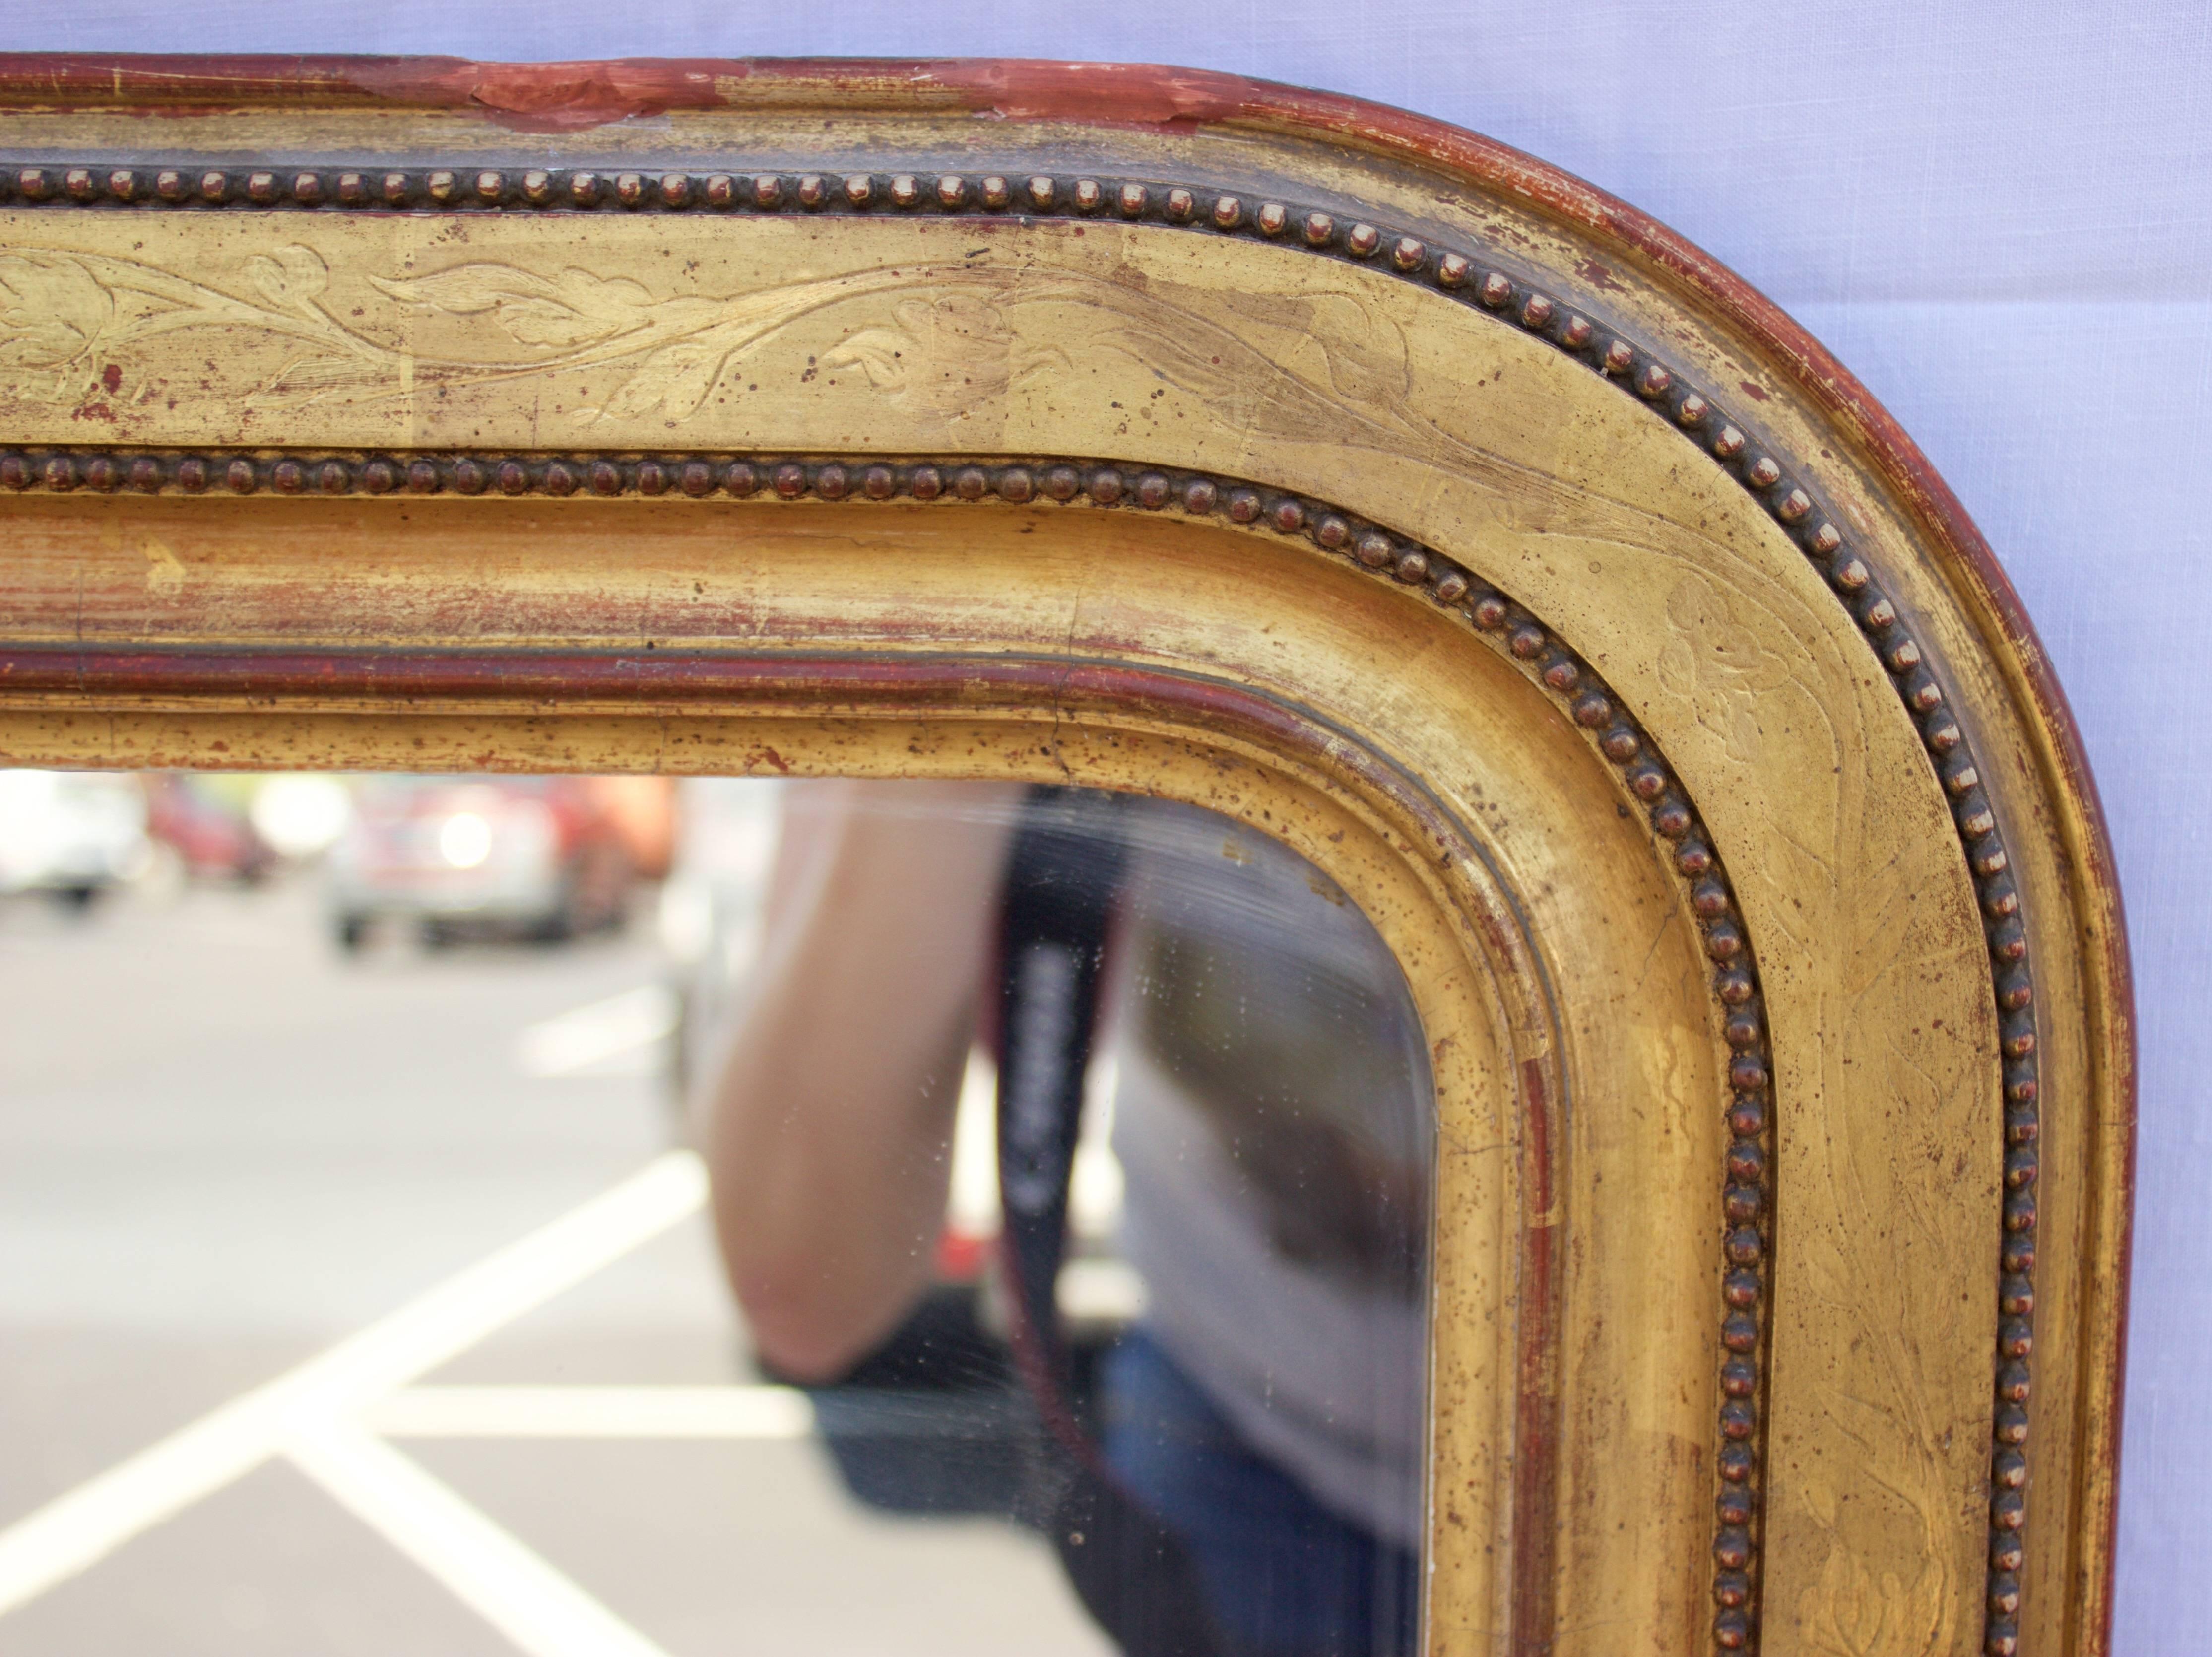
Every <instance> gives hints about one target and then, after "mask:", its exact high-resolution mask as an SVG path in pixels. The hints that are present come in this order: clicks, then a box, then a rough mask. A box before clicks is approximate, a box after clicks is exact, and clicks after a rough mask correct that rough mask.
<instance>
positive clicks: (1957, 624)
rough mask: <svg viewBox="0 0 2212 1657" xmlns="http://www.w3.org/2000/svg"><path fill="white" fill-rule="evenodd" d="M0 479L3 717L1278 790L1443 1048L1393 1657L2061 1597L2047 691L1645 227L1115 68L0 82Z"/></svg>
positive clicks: (1190, 84) (855, 769)
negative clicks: (1412, 1563) (1422, 1509)
mask: <svg viewBox="0 0 2212 1657" xmlns="http://www.w3.org/2000/svg"><path fill="white" fill-rule="evenodd" d="M0 514H4V518H0V592H4V594H5V604H4V607H0V757H4V758H5V760H6V761H7V763H10V764H19V765H21V764H40V765H128V766H142V765H143V766H155V765H161V766H167V765H216V766H234V767H253V768H263V767H285V766H300V767H342V768H349V769H356V768H372V767H392V768H402V767H404V768H406V769H410V770H423V769H438V768H453V769H514V770H562V771H675V772H747V773H775V774H782V773H793V774H829V773H843V774H864V775H872V776H877V775H881V776H932V777H1023V778H1030V779H1036V780H1055V779H1060V780H1064V779H1070V778H1073V779H1074V780H1077V781H1081V782H1085V783H1096V784H1097V785H1100V786H1106V787H1114V788H1122V789H1136V790H1140V791H1146V792H1152V793H1155V794H1159V795H1168V796H1172V797H1175V798H1178V799H1183V800H1188V801H1194V802H1196V803H1199V804H1202V805H1206V806H1209V807H1212V808H1214V809H1217V810H1220V811H1224V812H1225V813H1229V814H1231V815H1233V816H1237V817H1239V818H1241V819H1244V820H1246V821H1248V822H1250V823H1252V824H1254V825H1256V826H1258V827H1260V828H1261V829H1263V830H1265V831H1266V832H1269V833H1272V834H1274V835H1276V836H1278V837H1279V838H1282V839H1284V840H1285V842H1287V843H1289V844H1291V845H1293V846H1295V847H1296V848H1297V849H1298V850H1301V851H1303V852H1304V854H1305V855H1306V856H1309V857H1311V858H1312V859H1314V860H1315V861H1316V862H1317V863H1319V864H1320V865H1322V868H1324V869H1326V870H1327V871H1328V873H1329V874H1332V875H1333V876H1334V877H1335V878H1336V879H1337V880H1339V881H1340V883H1341V884H1342V885H1343V886H1344V887H1345V889H1346V891H1347V892H1350V893H1351V894H1352V896H1353V898H1354V899H1356V900H1357V901H1358V902H1359V903H1360V904H1361V905H1362V906H1363V907H1364V909H1365V910H1366V911H1367V912H1368V913H1369V914H1370V916H1372V917H1374V918H1375V920H1376V923H1377V924H1378V926H1380V927H1381V929H1382V930H1383V934H1384V935H1385V937H1386V938H1388V939H1389V941H1390V942H1391V944H1392V946H1393V947H1394V948H1395V950H1396V951H1397V953H1398V955H1399V958H1400V959H1401V962H1402V963H1403V965H1404V966H1405V968H1406V972H1407V978H1408V981H1409V983H1410V984H1412V986H1413V992H1414V996H1415V999H1416V1002H1417V1004H1418V1006H1419V1009H1420V1013H1421V1016H1422V1019H1423V1021H1424V1027H1425V1031H1426V1033H1427V1036H1428V1039H1429V1040H1430V1043H1431V1051H1432V1055H1433V1058H1434V1065H1435V1071H1436V1076H1437V1108H1438V1110H1439V1112H1440V1113H1441V1130H1442V1137H1441V1140H1440V1143H1441V1145H1442V1147H1443V1153H1442V1156H1441V1159H1440V1163H1441V1166H1440V1171H1439V1180H1440V1192H1439V1203H1438V1206H1437V1214H1438V1221H1437V1224H1438V1231H1437V1242H1436V1247H1437V1257H1436V1258H1437V1271H1436V1296H1437V1301H1436V1321H1435V1339H1434V1354H1433V1360H1432V1374H1431V1402H1432V1419H1433V1423H1434V1425H1433V1453H1432V1469H1431V1480H1430V1496H1429V1503H1430V1520H1429V1536H1430V1543H1429V1554H1430V1558H1431V1563H1432V1564H1433V1568H1434V1569H1433V1574H1432V1575H1431V1581H1430V1587H1429V1601H1428V1606H1427V1615H1426V1630H1427V1633H1426V1640H1427V1644H1428V1648H1429V1649H1430V1650H1431V1652H1432V1653H1437V1654H1445V1653H1453V1654H1456V1653H1462V1652H1465V1653H1473V1652H1477V1651H1484V1652H1488V1651H1500V1652H1503V1651H1511V1652H1531V1653H1533V1652H1540V1651H1542V1652H1557V1653H1563V1654H1564V1653H1570V1652H1571V1653H1583V1652H1588V1653H1590V1654H1599V1653H1609V1652H1613V1651H1619V1650H1627V1649H1635V1650H1649V1651H1658V1652H1666V1653H1689V1652H1695V1651H1702V1650H1706V1649H1710V1648H1715V1647H1717V1648H1722V1649H1758V1650H1763V1651H1765V1652H1767V1653H1770V1654H1777V1657H1779V1654H1799V1653H1804V1654H1814V1653H1819V1654H1851V1657H1857V1654H1870V1653H1876V1652H1883V1653H1887V1652H1899V1653H1905V1652H1911V1653H1929V1652H1943V1653H1950V1652H1960V1653H1964V1652H1969V1651H1973V1650H1986V1651H1990V1652H1994V1653H1999V1654H2003V1653H2008V1652H2013V1651H2016V1650H2017V1651H2028V1652H2035V1653H2054V1654H2055V1653H2062V1652H2063V1653H2082V1654H2089V1653H2099V1652H2101V1651H2103V1650H2104V1649H2105V1644H2106V1624H2107V1622H2108V1614H2109V1603H2110V1582H2111V1572H2110V1563H2111V1535H2112V1511H2113V1483H2112V1480H2113V1469H2114V1465H2115V1459H2116V1444H2117V1431H2118V1386H2119V1375H2118V1354H2119V1351H2120V1338H2119V1337H2120V1323H2121V1318H2122V1313H2123V1289H2124V1251H2125V1237H2126V1221H2127V1201H2128V1158H2129V1154H2130V1142H2131V1139H2130V1135H2131V1121H2132V1108H2133V1105H2132V1086H2133V1059H2132V1047H2131V1041H2132V1032H2131V1026H2130V1002H2129V995H2128V987H2127V978H2126V956H2125V945H2124V933H2123V929H2122V923H2121V917H2120V913H2119V904H2118V888H2117V886H2116V883H2115V880H2114V878H2113V874H2112V860H2111V856H2110V852H2109V849H2108V848H2107V846H2106V842H2105V839H2104V836H2103V832H2102V830H2101V827H2100V822H2099V819H2098V814H2097V809H2096V804H2095V800H2094V795H2093V789H2092V787H2091V784H2090V783H2089V780H2088V777H2087V770H2086V767H2085V766H2084V765H2083V762H2082V760H2081V752H2080V749H2079V745H2078V742H2077V741H2076V740H2075V735H2074V733H2073V730H2072V728H2071V725H2070V723H2069V721H2068V718H2067V716H2066V713H2065V709H2064V704H2063V698H2061V697H2060V694H2059V692H2058V691H2057V685H2056V684H2055V683H2054V682H2053V680H2052V679H2051V675H2050V672H2049V669H2048V666H2047V664H2046V663H2045V661H2044V658H2043V655H2042V653H2041V651H2040V649H2039V647H2038V646H2037V644H2036V642H2035V640H2034V637H2033V632H2032V631H2030V630H2029V628H2028V625H2027V621H2026V619H2025V618H2024V617H2023V616H2022V615H2021V612H2020V609H2019V606H2018V605H2017V603H2016V601H2015V600H2014V599H2013V597H2012V594H2011V593H2010V589H2009V588H2008V587H2007V585H2006V584H2005V582H2004V580H2003V578H2002V575H2001V573H2000V572H1999V570H1998V569H1997V566H1996V562H1995V560H1994V559H1993V558H1992V557H1991V556H1990V552H1989V550H1988V549H1987V548H1986V547H1985V546H1984V545H1983V543H1982V541H1981V540H1980V539H1979V537H1978V535H1977V534H1976V533H1975V531H1974V530H1973V527H1972V524H1971V523H1970V522H1969V521H1967V519H1966V515H1965V514H1964V513H1963V512H1962V511H1961V510H1960V508H1959V506H1958V504H1957V503H1956V502H1955V501H1954V499H1953V498H1952V497H1951V496H1950V495H1949V494H1948V491H1947V490H1944V488H1943V486H1942V483H1941V481H1940V480H1939V479H1937V478H1936V477H1935V475H1934V474H1933V472H1931V471H1930V470H1929V467H1928V466H1927V465H1926V463H1925V461H1924V460H1923V459H1922V458H1921V457H1920V456H1919V455H1918V454H1917V451H1916V450H1914V449H1913V448H1911V444H1910V442H1908V441H1907V440H1906V439H1905V437H1904V436H1903V435H1902V434H1901V433H1900V432H1899V431H1898V429H1896V427H1895V425H1894V424H1893V423H1892V422H1891V421H1890V420H1889V419H1888V417H1887V416H1886V415H1885V414H1884V413H1883V412H1882V411H1881V409H1880V408H1879V407H1878V406H1877V405H1875V403H1874V402H1873V400H1872V399H1870V398H1869V397H1868V396H1867V395H1866V393H1864V391H1863V389H1861V388H1860V387H1858V386H1857V383H1856V382H1855V381H1852V380H1851V379H1850V376H1849V375H1848V374H1846V373H1845V372H1844V370H1843V369H1841V368H1840V367H1838V365H1837V364H1835V363H1834V362H1832V361H1831V360H1830V359H1829V358H1828V357H1827V356H1826V355H1825V353H1823V352H1822V351H1821V350H1820V348H1819V347H1818V346H1817V345H1816V344H1814V342H1812V341H1811V340H1810V339H1809V338H1807V337H1806V336H1804V335H1803V334H1802V332H1800V331H1798V330H1797V329H1796V327H1795V326H1794V325H1791V324H1790V322H1789V321H1788V320H1787V319H1786V318H1784V317H1783V316H1782V315H1781V314H1779V313H1778V312H1777V311H1776V310H1775V309H1774V308H1772V307H1771V306H1770V305H1768V304H1767V303H1766V302H1765V301H1763V300H1761V299H1760V298H1759V296H1758V295H1755V294H1753V293H1751V292H1750V291H1749V290H1748V289H1745V288H1744V287H1743V286H1742V284H1741V283H1739V282H1737V281H1736V280H1735V278H1733V277H1730V276H1729V274H1728V273H1727V272H1726V271H1723V270H1721V269H1720V268H1719V267H1717V265H1714V264H1713V263H1712V262H1711V260H1710V259H1707V258H1705V256H1704V255H1702V254H1701V253H1698V252H1697V250H1695V249H1694V248H1692V247H1688V246H1687V245H1686V244H1685V243H1683V242H1682V241H1680V239H1679V238H1676V237H1674V236H1673V235H1671V234H1670V233H1668V232H1667V231H1665V230H1664V229H1663V228H1661V227H1658V226H1656V225H1654V224H1652V223H1651V222H1650V221H1648V220H1645V219H1644V218H1642V217H1641V216H1638V215H1637V214H1636V213H1635V212H1633V210H1630V209H1628V208H1626V207H1625V206H1623V205H1622V204H1619V203H1616V202H1613V201H1611V200H1609V199H1607V198H1605V197H1603V196H1602V195H1601V194H1600V193H1599V192H1595V191H1593V190H1591V189H1589V187H1588V186H1584V185H1582V184H1580V183H1579V182H1577V181H1576V180H1571V179H1569V178H1566V177H1565V176H1564V175H1562V174H1558V173H1556V172H1553V170H1551V169H1549V168H1545V167H1544V166H1543V165H1542V164H1541V163H1539V162H1536V161H1532V160H1530V159H1529V158H1528V157H1526V156H1522V155H1517V154H1516V153H1514V152H1512V151H1510V150H1506V149H1503V148H1502V147H1500V146H1498V145H1495V144H1492V143H1489V142H1488V141H1486V140H1483V139H1480V138H1478V137H1474V136H1473V135H1471V134H1467V133H1464V132H1459V131H1454V130H1452V129H1449V128H1445V127H1442V126H1439V125H1436V124H1433V123H1429V122H1425V121H1422V120H1420V119H1417V118H1414V117H1411V116H1407V115H1404V114H1401V113H1397V112H1393V111H1389V110H1383V109H1377V108H1375V107H1370V106H1365V105H1361V104H1358V103H1356V102H1352V101H1348V100H1342V99H1336V98H1332V97H1328V96H1326V95H1324V94H1310V93H1303V92H1296V91H1291V90H1289V89H1286V88H1275V87H1268V86H1264V85H1261V84H1258V83H1255V82H1243V81H1238V80H1236V79H1233V78H1230V77H1223V76H1206V75H1198V74H1193V73H1189V72H1186V71H1178V70H1149V69H1139V68H1131V67H1127V66H1104V67H1102V66H1097V65H1066V64H991V63H984V64H972V63H971V64H892V63H859V62H848V63H837V62H826V61H825V62H807V63H796V62H795V63H781V64H775V63H713V64H708V63H700V64H693V63H653V64H564V65H534V66H515V65H488V64H463V63H459V62H456V61H453V60H429V59H423V60H409V59H326V60H302V59H296V58H293V59H283V60H276V59H269V60H258V59H204V60H195V59H181V58H173V59H155V58H139V59H132V58H117V59H112V60H111V59H100V60H96V61H95V60H90V59H83V58H59V57H54V58H40V57H36V56H32V57H18V58H6V59H0ZM2038 1256H2040V1258H2038ZM2031 1383H2032V1384H2031Z"/></svg>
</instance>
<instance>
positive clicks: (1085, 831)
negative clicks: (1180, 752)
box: [998, 788, 1127, 1458]
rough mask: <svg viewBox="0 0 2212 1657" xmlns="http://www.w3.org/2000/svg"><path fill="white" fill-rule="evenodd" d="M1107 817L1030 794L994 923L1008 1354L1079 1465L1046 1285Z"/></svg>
mask: <svg viewBox="0 0 2212 1657" xmlns="http://www.w3.org/2000/svg"><path fill="white" fill-rule="evenodd" d="M1120 816H1121V807H1120V806H1119V804H1118V803H1117V802H1116V801H1115V798H1114V796H1112V795H1102V794H1093V793H1088V792H1084V791H1081V790H1078V789H1056V788H1038V789H1030V792H1029V794H1028V795H1026V796H1025V798H1024V801H1023V805H1022V813H1021V818H1020V820H1019V822H1018V824H1017V825H1016V827H1015V831H1014V839H1013V845H1012V851H1011V853H1010V855H1009V856H1008V859H1007V864H1006V891H1005V897H1004V907H1003V909H1002V911H1001V912H1000V923H999V1031H998V1036H999V1042H998V1046H999V1051H998V1061H999V1194H1000V1206H1001V1207H1002V1209H1004V1217H1003V1220H1002V1222H1001V1223H1002V1226H1003V1231H1002V1240H1003V1241H1002V1246H1003V1247H1004V1250H1005V1254H1006V1270H1007V1276H1008V1277H1009V1279H1010V1280H1011V1284H1010V1286H1011V1287H1012V1290H1013V1300H1014V1303H1015V1313H1016V1317H1015V1330H1014V1335H1015V1352H1016V1355H1017V1357H1018V1360H1019V1361H1020V1362H1021V1365H1022V1368H1023V1373H1024V1376H1025V1377H1026V1379H1027V1380H1029V1382H1030V1387H1031V1389H1032V1390H1033V1391H1034V1392H1036V1394H1037V1398H1038V1401H1039V1402H1040V1404H1043V1405H1044V1407H1045V1410H1046V1420H1047V1423H1048V1425H1049V1426H1050V1427H1051V1428H1052V1429H1053V1430H1054V1435H1055V1436H1056V1437H1059V1438H1060V1440H1061V1441H1062V1443H1063V1444H1064V1445H1066V1447H1067V1448H1068V1449H1070V1450H1072V1451H1073V1452H1075V1453H1077V1454H1079V1455H1080V1456H1084V1457H1085V1458H1088V1455H1089V1447H1088V1445H1087V1444H1086V1443H1085V1442H1083V1441H1082V1440H1081V1437H1080V1435H1079V1434H1078V1435H1076V1436H1074V1437H1073V1438H1071V1437H1070V1436H1069V1434H1070V1432H1071V1431H1073V1429H1074V1422H1073V1416H1072V1415H1071V1414H1070V1412H1069V1410H1068V1408H1067V1402H1066V1401H1067V1395H1068V1386H1069V1382H1070V1380H1071V1376H1070V1374H1069V1370H1068V1357H1067V1349H1066V1343H1065V1342H1064V1341H1063V1340H1062V1339H1061V1338H1060V1319H1059V1313H1058V1305H1057V1301H1056V1300H1055V1297H1054V1288H1055V1286H1056V1285H1057V1283H1058V1282H1059V1279H1060V1264H1061V1262H1062V1260H1063V1259H1064V1258H1065V1257H1066V1252H1067V1202H1068V1187H1069V1183H1070V1181H1071V1179H1073V1174H1074V1170H1075V1147H1076V1140H1077V1137H1078V1135H1079V1130H1080V1128H1081V1125H1082V1119H1083V1075H1084V1071H1085V1069H1086V1068H1087V1067H1088V1066H1089V1064H1090V1062H1091V1042H1092V1039H1093V1038H1094V1037H1095V1036H1096V1034H1097V1023H1098V1002H1099V989H1100V979H1101V974H1102V972H1103V968H1104V965H1105V958H1106V937H1107V932H1108V929H1109V927H1110V926H1111V925H1112V923H1113V918H1114V908H1115V903H1116V901H1117V900H1118V899H1119V897H1120V894H1121V873H1122V869H1123V867H1124V865H1125V863H1126V862H1127V853H1126V851H1125V850H1124V849H1123V845H1122V841H1121V832H1120V823H1119V820H1118V819H1120Z"/></svg>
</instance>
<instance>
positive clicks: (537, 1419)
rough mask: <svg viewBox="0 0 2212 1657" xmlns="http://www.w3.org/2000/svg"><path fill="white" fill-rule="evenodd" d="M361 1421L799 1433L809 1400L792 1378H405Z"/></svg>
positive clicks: (500, 1434) (537, 1431) (413, 1427)
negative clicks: (747, 1381)
mask: <svg viewBox="0 0 2212 1657" xmlns="http://www.w3.org/2000/svg"><path fill="white" fill-rule="evenodd" d="M362 1425H364V1426H366V1427H367V1428H368V1429H369V1430H370V1431H371V1432H375V1433H385V1434H389V1435H391V1436H392V1437H393V1438H690V1439H708V1438H721V1439H801V1438H805V1437H806V1436H807V1435H809V1434H810V1433H811V1432H812V1431H813V1430H814V1403H813V1400H812V1399H811V1398H808V1397H807V1396H806V1394H805V1392H801V1391H799V1388H797V1387H795V1386H410V1387H407V1388H405V1389H404V1390H403V1391H400V1392H394V1393H392V1395H391V1396H390V1397H389V1398H386V1399H385V1400H384V1401H383V1402H382V1403H380V1404H374V1405H373V1406H371V1408H370V1409H369V1410H368V1413H367V1414H366V1415H365V1416H362Z"/></svg>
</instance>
